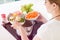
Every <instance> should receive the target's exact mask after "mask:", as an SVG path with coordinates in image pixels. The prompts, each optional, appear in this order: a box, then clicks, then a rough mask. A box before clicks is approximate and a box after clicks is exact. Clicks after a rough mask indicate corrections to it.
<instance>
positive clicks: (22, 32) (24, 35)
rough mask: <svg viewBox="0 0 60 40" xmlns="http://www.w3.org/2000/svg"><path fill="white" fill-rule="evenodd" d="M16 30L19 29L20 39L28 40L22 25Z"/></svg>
mask: <svg viewBox="0 0 60 40" xmlns="http://www.w3.org/2000/svg"><path fill="white" fill-rule="evenodd" d="M18 30H19V31H20V36H21V39H22V40H29V39H28V37H27V33H26V31H25V30H24V28H23V27H20V28H18Z"/></svg>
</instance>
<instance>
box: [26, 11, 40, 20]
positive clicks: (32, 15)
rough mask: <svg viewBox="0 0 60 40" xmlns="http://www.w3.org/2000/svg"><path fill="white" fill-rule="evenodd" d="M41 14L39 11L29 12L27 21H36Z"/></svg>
mask: <svg viewBox="0 0 60 40" xmlns="http://www.w3.org/2000/svg"><path fill="white" fill-rule="evenodd" d="M39 15H40V14H39V12H37V11H33V12H29V13H28V14H27V15H26V16H25V19H26V20H36V19H37V18H38V17H39Z"/></svg>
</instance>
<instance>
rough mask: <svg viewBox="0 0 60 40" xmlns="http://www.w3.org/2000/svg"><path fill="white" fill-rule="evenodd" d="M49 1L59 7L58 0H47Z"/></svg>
mask: <svg viewBox="0 0 60 40" xmlns="http://www.w3.org/2000/svg"><path fill="white" fill-rule="evenodd" d="M49 2H50V3H51V4H52V3H56V4H57V5H58V6H59V8H60V0H49Z"/></svg>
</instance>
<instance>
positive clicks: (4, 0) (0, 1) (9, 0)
mask: <svg viewBox="0 0 60 40" xmlns="http://www.w3.org/2000/svg"><path fill="white" fill-rule="evenodd" d="M13 1H19V0H0V4H3V3H7V2H13Z"/></svg>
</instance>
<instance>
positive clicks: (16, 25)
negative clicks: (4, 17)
mask: <svg viewBox="0 0 60 40" xmlns="http://www.w3.org/2000/svg"><path fill="white" fill-rule="evenodd" d="M20 27H21V24H20V23H19V22H17V21H14V23H13V28H14V29H19V28H20Z"/></svg>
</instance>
